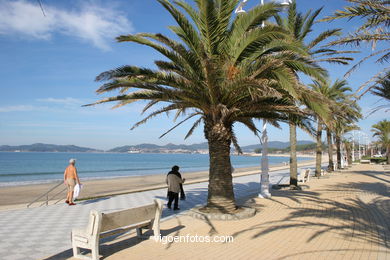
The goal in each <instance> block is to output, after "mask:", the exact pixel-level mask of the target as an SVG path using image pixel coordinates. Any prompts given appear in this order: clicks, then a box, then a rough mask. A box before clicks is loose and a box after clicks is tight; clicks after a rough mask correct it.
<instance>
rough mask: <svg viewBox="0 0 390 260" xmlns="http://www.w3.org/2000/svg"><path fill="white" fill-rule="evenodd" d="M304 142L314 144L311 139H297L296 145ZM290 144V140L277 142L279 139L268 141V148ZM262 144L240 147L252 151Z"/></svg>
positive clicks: (285, 146) (284, 147)
mask: <svg viewBox="0 0 390 260" xmlns="http://www.w3.org/2000/svg"><path fill="white" fill-rule="evenodd" d="M305 144H314V142H313V141H307V140H302V141H297V145H305ZM289 146H290V142H279V141H270V142H268V147H269V148H275V149H286V148H287V147H289ZM262 147H263V146H262V145H261V144H253V145H247V146H242V147H241V149H242V150H243V151H245V152H253V151H254V150H255V149H259V148H262Z"/></svg>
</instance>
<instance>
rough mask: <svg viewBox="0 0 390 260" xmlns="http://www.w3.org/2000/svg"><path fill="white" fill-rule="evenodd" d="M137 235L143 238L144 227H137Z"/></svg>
mask: <svg viewBox="0 0 390 260" xmlns="http://www.w3.org/2000/svg"><path fill="white" fill-rule="evenodd" d="M137 237H139V238H142V228H137Z"/></svg>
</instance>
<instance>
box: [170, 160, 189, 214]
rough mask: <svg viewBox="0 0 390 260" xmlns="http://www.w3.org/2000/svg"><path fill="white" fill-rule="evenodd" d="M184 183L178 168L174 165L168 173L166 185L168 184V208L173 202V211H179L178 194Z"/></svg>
mask: <svg viewBox="0 0 390 260" xmlns="http://www.w3.org/2000/svg"><path fill="white" fill-rule="evenodd" d="M184 181H185V179H183V178H182V177H181V174H180V173H179V166H177V165H175V166H173V167H172V170H171V171H170V172H169V173H168V175H167V178H166V183H167V184H168V204H167V206H168V208H169V209H170V208H171V206H172V202H174V207H173V209H174V210H179V192H182V190H183V189H182V187H183V186H182V184H183V182H184ZM183 193H184V192H183Z"/></svg>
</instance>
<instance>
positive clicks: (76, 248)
mask: <svg viewBox="0 0 390 260" xmlns="http://www.w3.org/2000/svg"><path fill="white" fill-rule="evenodd" d="M72 248H73V256H74V257H77V256H79V255H80V248H79V247H77V246H75V245H72Z"/></svg>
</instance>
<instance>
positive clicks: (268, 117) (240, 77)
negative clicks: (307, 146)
mask: <svg viewBox="0 0 390 260" xmlns="http://www.w3.org/2000/svg"><path fill="white" fill-rule="evenodd" d="M157 1H158V2H159V3H160V4H161V5H162V6H163V8H165V10H166V11H167V12H169V13H170V15H171V16H172V17H173V18H174V20H175V21H176V23H177V24H176V25H175V26H170V27H169V29H170V30H171V31H172V32H173V33H174V37H172V38H170V37H168V36H166V35H163V34H160V33H156V34H154V33H138V34H132V35H123V36H119V37H117V40H118V41H119V42H134V43H137V44H141V45H146V46H149V47H150V48H152V49H154V50H156V51H157V52H158V53H160V54H161V55H163V56H164V57H165V59H164V60H156V61H155V65H156V69H150V68H142V67H138V66H131V65H128V66H122V67H119V68H116V69H113V70H109V71H106V72H103V73H101V74H100V75H99V76H97V78H96V80H97V81H105V82H106V83H105V84H103V85H102V86H101V87H100V88H99V89H98V90H97V93H99V94H102V93H107V92H110V91H119V95H115V96H112V97H109V98H104V99H101V100H99V101H97V102H96V103H94V104H93V105H95V104H100V103H106V102H117V105H116V107H118V106H124V105H127V104H130V103H132V102H136V101H142V100H143V101H148V102H147V104H146V105H145V107H144V110H143V112H149V111H150V110H151V109H154V110H153V111H151V112H150V113H149V114H148V115H147V116H146V117H145V118H144V119H143V120H141V121H140V122H138V123H136V124H135V125H134V126H133V128H134V127H137V126H139V125H141V124H144V123H146V122H147V121H148V120H149V119H152V118H154V117H156V116H159V115H161V114H165V113H169V112H171V111H174V112H175V120H179V121H177V122H176V125H174V126H173V127H172V128H170V129H169V130H168V131H167V132H166V133H164V134H163V135H162V136H164V135H165V134H167V133H169V132H170V131H172V130H173V129H175V128H176V127H178V126H179V125H181V124H182V123H184V122H186V121H190V122H192V123H193V125H192V126H191V127H190V129H189V131H188V133H187V135H186V136H185V138H188V137H189V136H190V135H191V134H192V133H193V132H194V130H195V129H196V128H197V127H200V126H203V131H204V136H205V138H206V140H207V142H208V145H209V157H210V169H209V186H208V200H207V206H206V208H207V210H209V211H216V212H222V213H230V212H234V211H235V210H236V208H237V207H236V203H235V198H234V192H233V182H232V172H231V162H230V150H231V145H234V146H235V148H236V150H237V151H240V148H239V145H238V142H237V138H236V134H235V132H234V125H235V124H238V123H240V124H243V125H245V126H246V127H247V128H248V129H250V130H251V131H252V132H253V133H254V134H255V135H258V133H259V130H258V129H257V127H256V125H255V121H256V120H260V119H261V120H265V121H266V122H267V123H269V124H271V125H273V126H276V127H279V126H280V123H287V124H289V126H290V134H291V135H290V137H291V138H290V139H291V140H290V141H291V148H292V149H291V151H292V154H291V162H292V163H291V164H290V167H291V169H290V170H291V180H290V184H291V187H292V188H294V187H297V165H296V153H295V152H294V150H295V149H294V147H295V145H296V128H297V127H300V128H302V129H304V130H306V131H307V132H309V133H312V134H313V135H314V136H315V135H316V136H317V141H318V142H321V133H322V130H323V129H325V130H326V131H327V137H328V147H329V149H330V151H329V153H330V154H332V155H333V152H332V150H331V147H332V140H335V141H336V146H337V159H338V161H337V163H338V164H339V156H340V155H339V154H340V149H341V138H342V136H343V134H344V133H345V132H347V131H348V130H349V129H351V128H353V127H354V123H355V122H356V120H358V119H359V118H360V117H361V115H360V112H359V108H358V106H357V104H356V102H355V101H354V100H353V99H352V98H351V96H350V95H348V92H350V91H351V89H350V88H348V87H347V83H346V81H343V80H338V81H336V82H334V83H333V84H332V83H331V82H330V80H329V79H328V73H327V71H326V70H325V69H323V68H322V67H321V63H323V62H331V63H341V64H348V62H349V61H351V60H352V59H351V58H350V57H349V56H348V54H349V53H351V52H350V51H338V50H336V49H333V48H331V47H327V46H324V45H323V42H324V41H326V40H327V39H329V38H330V37H333V36H337V35H339V34H340V30H339V29H333V30H327V31H324V32H321V33H320V34H318V35H317V36H316V37H314V40H311V41H309V40H308V38H309V35H310V34H311V32H312V31H313V28H312V26H313V24H314V23H315V22H316V19H317V16H318V15H319V13H320V12H321V9H319V10H316V11H314V12H310V11H309V12H307V13H306V14H301V13H299V12H298V11H297V8H296V2H295V1H293V3H292V4H291V5H290V6H289V9H288V13H287V16H286V17H282V16H280V15H279V12H280V11H281V9H282V6H281V5H278V4H275V3H267V4H265V5H261V6H256V7H254V8H252V9H251V10H249V11H248V12H247V13H246V14H239V15H235V14H234V10H235V9H236V7H237V5H238V3H239V1H238V0H196V1H195V6H193V5H190V4H189V3H187V2H184V1H181V0H178V1H173V3H172V2H171V1H169V0H157ZM272 18H274V19H273V20H275V22H271V19H272ZM263 23H265V24H264V26H261V25H262V24H263ZM310 38H311V39H313V37H312V36H311V35H310ZM303 76H306V77H310V78H312V79H313V80H314V83H313V84H312V85H311V86H307V85H305V84H303V83H302V81H301V78H302V77H303ZM314 121H316V122H317V124H318V125H317V130H315V129H314V127H313V126H312V122H314ZM317 154H318V155H319V154H320V150H319V148H318V150H317ZM332 164H333V160H332V159H331V160H330V168H333V167H332ZM320 165H321V161H320V157H318V158H317V168H316V174H319V171H320V168H319V167H320Z"/></svg>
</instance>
